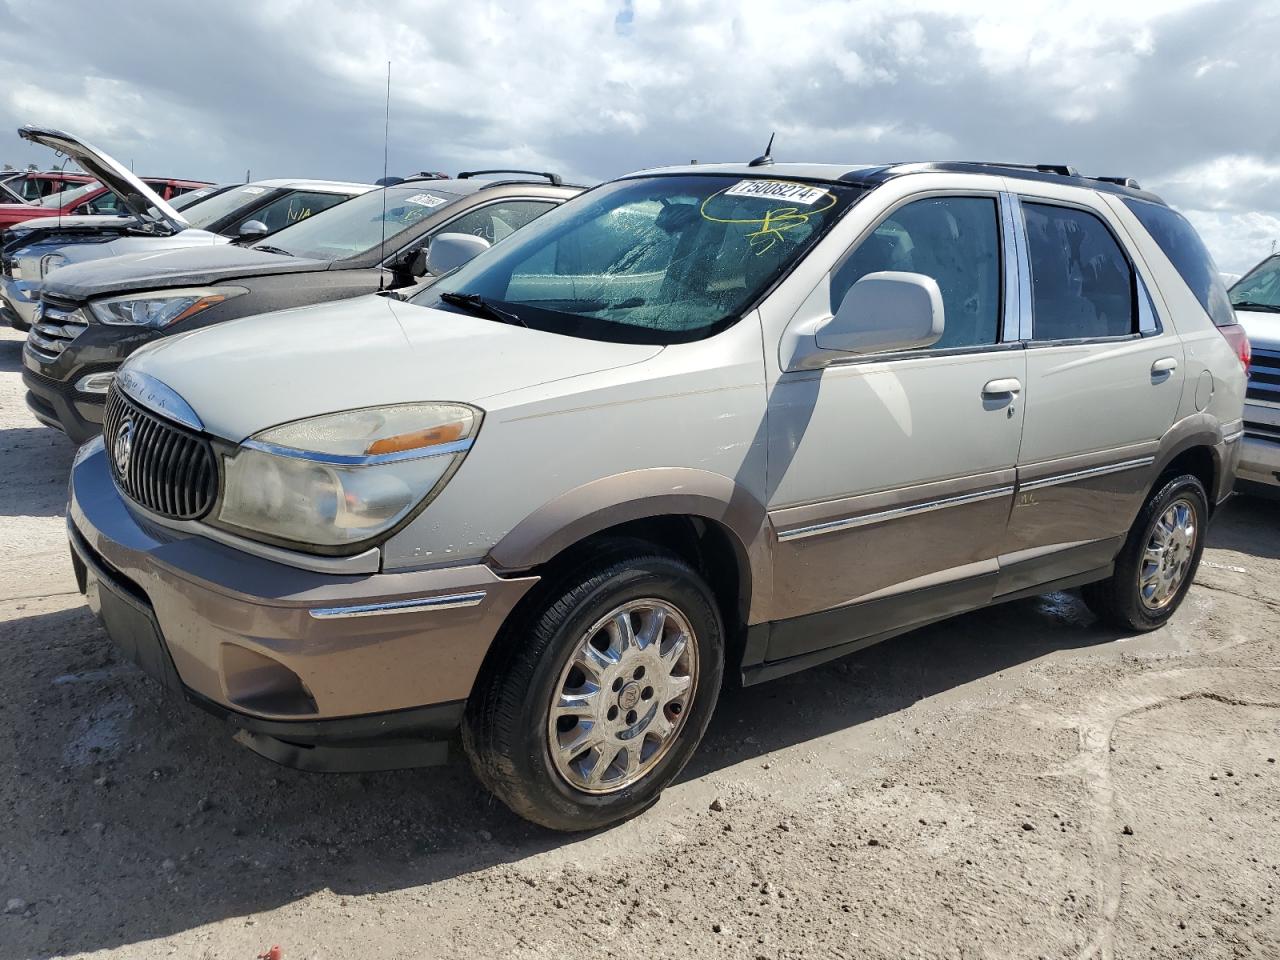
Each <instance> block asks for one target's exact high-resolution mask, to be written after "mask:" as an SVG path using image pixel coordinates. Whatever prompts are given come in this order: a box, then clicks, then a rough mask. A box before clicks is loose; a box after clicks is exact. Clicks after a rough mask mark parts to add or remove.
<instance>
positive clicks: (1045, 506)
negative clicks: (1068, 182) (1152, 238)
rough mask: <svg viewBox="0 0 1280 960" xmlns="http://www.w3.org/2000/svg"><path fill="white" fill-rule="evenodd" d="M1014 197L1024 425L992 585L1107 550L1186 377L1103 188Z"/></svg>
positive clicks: (1147, 480)
mask: <svg viewBox="0 0 1280 960" xmlns="http://www.w3.org/2000/svg"><path fill="white" fill-rule="evenodd" d="M1039 189H1043V190H1044V192H1043V193H1040V192H1039ZM1019 206H1020V217H1019V218H1018V222H1019V224H1020V226H1022V228H1023V231H1024V232H1023V234H1022V239H1023V240H1024V242H1023V244H1022V245H1021V247H1020V253H1021V255H1022V256H1021V260H1022V269H1023V271H1024V275H1025V276H1026V279H1027V283H1026V284H1025V285H1024V289H1025V288H1026V287H1029V294H1030V296H1029V301H1030V304H1031V317H1030V331H1029V337H1028V343H1027V350H1026V355H1027V389H1026V400H1025V404H1026V423H1025V426H1024V429H1023V435H1022V447H1021V450H1020V452H1019V455H1018V493H1017V497H1016V498H1015V501H1014V506H1013V511H1012V513H1011V515H1010V521H1009V531H1008V536H1007V538H1006V544H1005V549H1004V552H1003V554H1002V556H1001V558H1000V566H1001V583H1000V587H999V590H998V593H999V594H1007V593H1013V592H1017V591H1020V590H1026V589H1031V588H1034V587H1037V586H1040V585H1043V584H1044V583H1047V582H1052V581H1054V580H1058V579H1061V578H1067V577H1071V576H1074V575H1076V574H1080V573H1083V572H1086V571H1090V570H1094V569H1097V568H1099V567H1102V566H1105V565H1106V564H1107V563H1109V562H1110V561H1111V559H1112V558H1113V557H1114V556H1115V553H1116V552H1117V550H1118V549H1119V546H1120V543H1121V542H1122V540H1123V537H1124V535H1125V534H1126V532H1127V531H1128V528H1129V526H1130V524H1131V523H1132V522H1133V518H1134V516H1135V515H1136V512H1137V510H1138V507H1139V505H1140V504H1141V502H1142V498H1143V496H1144V495H1145V493H1146V491H1147V489H1148V488H1149V486H1150V484H1151V482H1152V480H1153V476H1152V474H1153V470H1154V467H1153V464H1154V458H1155V453H1156V450H1157V448H1158V445H1159V440H1160V438H1161V437H1162V436H1163V435H1164V433H1165V432H1166V431H1167V430H1168V429H1169V427H1170V426H1171V425H1172V424H1173V421H1174V419H1175V417H1176V416H1177V411H1178V405H1179V400H1180V398H1181V395H1182V384H1183V376H1184V370H1183V353H1182V346H1181V343H1180V341H1179V340H1178V338H1177V336H1176V334H1175V331H1174V329H1173V327H1172V325H1171V324H1166V323H1164V322H1163V321H1162V320H1161V318H1160V314H1159V312H1158V310H1157V308H1156V304H1155V301H1154V300H1153V298H1152V296H1151V293H1150V290H1151V285H1150V282H1149V280H1148V279H1146V278H1144V276H1143V270H1144V268H1143V267H1142V266H1141V264H1140V262H1139V261H1138V260H1137V259H1136V258H1135V257H1134V256H1133V255H1132V254H1131V252H1130V251H1129V249H1128V248H1127V247H1126V245H1125V243H1124V241H1123V239H1122V238H1123V237H1124V231H1123V228H1122V227H1121V226H1120V225H1119V224H1117V223H1116V222H1115V221H1114V220H1113V217H1112V214H1111V212H1110V210H1109V208H1108V207H1107V206H1106V205H1105V204H1104V203H1103V202H1102V201H1101V199H1100V198H1099V197H1097V195H1096V194H1093V193H1085V192H1084V191H1078V190H1076V191H1057V190H1054V189H1053V188H1052V187H1044V188H1037V189H1036V191H1034V192H1033V191H1023V192H1022V193H1021V195H1020V197H1019Z"/></svg>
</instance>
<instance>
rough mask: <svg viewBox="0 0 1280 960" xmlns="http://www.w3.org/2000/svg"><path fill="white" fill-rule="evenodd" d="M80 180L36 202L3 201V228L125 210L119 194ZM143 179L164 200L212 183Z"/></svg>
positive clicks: (0, 212) (0, 220)
mask: <svg viewBox="0 0 1280 960" xmlns="http://www.w3.org/2000/svg"><path fill="white" fill-rule="evenodd" d="M81 179H82V181H87V182H81V183H78V184H74V185H72V186H70V187H69V188H68V189H66V190H63V191H62V192H61V193H51V194H49V196H47V197H45V198H44V199H42V200H37V201H36V202H35V203H0V229H4V228H5V227H11V226H13V225H14V224H15V223H22V221H24V220H31V219H33V218H35V217H56V216H59V215H61V216H64V217H65V216H71V215H72V214H77V215H78V214H105V215H107V216H112V215H115V214H117V213H118V214H121V215H123V214H124V213H125V212H126V211H125V210H124V208H123V206H122V205H121V203H120V198H119V197H117V196H116V195H115V194H114V193H112V192H111V191H110V190H108V189H107V188H106V187H104V186H103V185H102V184H101V183H99V182H98V181H97V180H94V179H92V178H91V177H83V178H81ZM141 179H142V181H143V183H145V184H146V185H147V186H149V187H150V188H151V189H152V190H154V191H155V192H156V193H158V194H160V198H161V199H162V200H170V199H172V198H173V197H176V196H179V195H181V194H184V193H186V192H187V191H188V190H198V189H200V188H201V187H207V186H210V184H208V183H206V182H204V181H202V180H172V179H168V178H165V177H142V178H141Z"/></svg>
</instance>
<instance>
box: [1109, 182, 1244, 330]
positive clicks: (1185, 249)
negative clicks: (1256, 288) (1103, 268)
mask: <svg viewBox="0 0 1280 960" xmlns="http://www.w3.org/2000/svg"><path fill="white" fill-rule="evenodd" d="M1124 205H1125V206H1126V207H1128V208H1129V209H1130V210H1131V211H1132V212H1133V215H1134V216H1135V217H1137V218H1138V220H1139V221H1140V222H1141V223H1142V225H1143V226H1144V227H1145V228H1146V230H1147V233H1149V234H1151V239H1152V240H1154V241H1155V242H1156V244H1157V245H1158V246H1159V247H1160V249H1161V250H1163V251H1164V255H1165V256H1166V257H1168V258H1169V262H1170V263H1172V264H1173V266H1174V269H1176V270H1177V271H1178V274H1179V275H1180V276H1181V277H1182V279H1183V281H1184V282H1185V283H1186V285H1187V286H1188V287H1190V288H1191V292H1192V293H1194V294H1195V295H1196V299H1197V300H1199V301H1200V306H1202V307H1204V309H1205V313H1207V314H1209V316H1210V317H1211V318H1212V319H1213V322H1214V323H1215V324H1217V325H1218V326H1220V327H1222V326H1226V325H1228V324H1232V323H1235V322H1236V318H1235V314H1234V313H1232V311H1231V301H1230V299H1229V298H1228V297H1227V288H1226V285H1225V284H1224V283H1223V282H1222V277H1220V276H1219V275H1218V268H1217V267H1216V266H1214V263H1213V257H1211V256H1209V251H1208V250H1207V249H1206V248H1205V245H1204V242H1203V241H1202V240H1201V239H1200V235H1199V234H1198V233H1196V231H1195V227H1193V226H1191V224H1190V222H1189V221H1188V220H1187V218H1186V217H1184V216H1183V215H1182V214H1180V213H1178V212H1177V211H1176V210H1170V209H1169V208H1168V207H1166V206H1164V205H1162V204H1159V203H1150V202H1149V201H1146V200H1133V199H1126V200H1125V201H1124Z"/></svg>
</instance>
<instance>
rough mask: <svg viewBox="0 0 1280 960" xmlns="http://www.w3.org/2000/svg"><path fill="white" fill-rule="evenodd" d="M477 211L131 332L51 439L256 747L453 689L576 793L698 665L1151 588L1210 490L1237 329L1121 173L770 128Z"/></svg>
mask: <svg viewBox="0 0 1280 960" xmlns="http://www.w3.org/2000/svg"><path fill="white" fill-rule="evenodd" d="M485 246H487V245H486V244H484V243H483V242H478V241H477V238H475V237H472V236H466V235H460V234H457V233H447V232H446V233H441V234H438V235H437V236H436V237H435V239H434V240H433V241H432V243H431V246H430V248H429V253H428V267H429V268H430V269H431V271H432V272H433V273H437V274H443V275H442V276H441V277H440V279H439V280H437V281H436V282H435V283H434V284H432V285H430V286H428V287H427V288H426V289H424V290H422V291H421V292H420V293H418V294H416V295H415V296H414V297H413V298H412V299H411V300H409V301H407V302H405V301H401V300H399V299H395V298H388V297H385V296H366V297H362V298H357V299H353V300H349V301H346V302H341V303H332V304H327V305H319V306H312V307H306V308H301V309H296V310H289V311H284V312H281V313H276V314H273V315H270V316H265V317H256V318H252V319H251V320H247V321H246V320H241V321H233V322H230V323H225V324H220V325H218V326H216V327H210V328H207V329H204V330H199V331H194V332H192V333H189V334H184V335H181V336H177V337H171V338H168V339H166V340H163V341H161V342H158V343H156V344H153V345H152V346H150V347H147V348H144V349H143V350H141V351H139V352H138V353H136V354H134V355H133V357H132V358H130V359H129V360H128V361H126V363H125V364H124V366H123V367H122V368H121V371H120V373H119V375H118V376H117V377H116V380H115V383H114V385H113V386H112V389H111V393H110V395H109V397H108V400H107V407H106V416H105V420H104V425H103V437H102V439H101V440H99V441H93V442H90V443H89V444H88V445H86V446H85V447H83V448H82V449H81V451H80V453H79V454H78V456H77V458H76V459H77V462H76V464H75V467H74V470H73V475H72V480H71V504H70V507H69V512H68V520H69V524H68V526H69V530H70V537H71V544H72V549H73V553H74V556H75V563H76V569H77V575H78V578H79V580H80V583H81V585H82V587H83V588H84V590H85V591H86V592H87V595H88V597H89V602H90V604H91V605H92V606H93V608H94V609H95V610H96V611H97V612H98V614H99V616H100V617H101V618H102V620H103V622H104V623H105V625H106V627H107V630H108V632H109V633H110V635H111V636H112V637H113V638H114V639H115V641H116V642H117V643H118V644H119V645H120V646H121V647H122V648H123V649H124V650H126V651H128V652H129V653H130V654H131V655H132V656H133V657H134V658H135V659H136V660H137V661H138V662H140V663H141V664H142V665H143V666H144V667H145V668H146V669H148V670H149V671H150V672H151V673H152V674H153V675H154V676H156V677H158V678H159V679H161V681H162V682H164V683H166V684H167V685H168V686H170V687H171V688H172V689H174V690H175V691H179V692H180V693H181V694H182V695H183V696H185V697H186V698H188V699H189V700H191V701H194V702H196V703H198V704H200V705H202V706H204V707H205V708H207V709H209V710H211V711H213V712H215V713H218V714H221V715H224V716H227V717H230V718H231V720H232V722H233V723H235V724H236V725H238V726H239V727H240V728H241V732H240V734H239V736H238V739H240V740H241V742H243V743H246V744H247V745H249V746H251V747H253V748H254V749H255V750H257V751H259V752H260V753H262V754H265V755H267V756H269V757H272V758H274V759H276V760H278V761H280V762H283V763H289V764H295V765H298V766H302V767H304V768H308V769H328V770H336V769H374V768H380V767H389V766H403V765H412V764H422V763H432V762H438V761H440V760H441V759H443V758H444V756H445V753H446V749H447V742H448V740H449V739H450V737H451V736H452V735H453V734H455V733H456V732H457V731H458V730H459V728H460V729H461V734H462V741H463V744H464V746H465V748H466V751H467V753H468V754H469V756H470V758H471V760H472V764H473V766H474V769H475V771H476V773H477V774H478V776H479V777H480V779H481V780H482V781H483V782H484V783H485V784H486V785H487V786H488V787H489V788H490V789H491V790H492V791H493V792H494V793H495V794H497V795H498V796H499V797H500V798H501V799H502V800H503V801H504V802H506V803H507V804H508V805H509V806H510V807H511V808H512V809H513V810H515V811H516V812H518V813H519V814H521V815H522V816H525V817H527V818H529V819H531V820H534V821H536V822H538V823H541V824H545V825H547V826H549V827H553V828H556V829H562V830H577V829H589V828H594V827H599V826H602V825H605V824H609V823H613V822H615V821H617V820H619V819H621V818H624V817H628V816H631V815H633V814H636V813H638V812H640V811H642V810H644V809H645V808H646V807H647V806H649V805H650V804H651V803H653V802H654V801H655V800H656V799H657V798H658V796H659V794H660V792H661V791H662V789H663V787H665V786H666V785H667V784H668V783H670V782H671V780H672V778H673V777H675V776H676V774H677V773H678V772H679V770H680V768H681V767H682V766H683V765H684V763H685V762H686V761H687V760H688V759H689V757H690V756H691V755H692V753H693V751H694V750H695V748H696V747H697V744H698V741H699V740H700V739H701V737H702V735H703V732H704V730H705V729H706V726H707V723H708V720H709V719H710V717H711V713H712V710H713V708H714V707H715V704H716V699H717V696H718V693H719V691H720V687H721V681H722V679H723V677H724V675H725V673H726V671H727V672H729V673H732V674H736V675H737V676H738V677H739V678H740V679H742V680H743V681H745V682H746V683H755V682H758V681H761V680H767V679H769V678H772V677H777V676H779V675H781V674H785V673H790V672H792V671H795V670H800V669H802V668H805V667H808V666H811V665H813V664H816V663H821V662H823V661H826V660H829V659H831V658H833V657H838V656H841V655H843V654H846V653H849V652H851V651H854V650H858V649H861V648H863V647H866V646H868V645H870V644H873V643H875V642H877V641H879V640H883V639H885V638H887V637H890V636H893V635H895V634H898V633H901V632H903V631H905V630H908V629H911V628H913V627H916V626H919V625H921V624H923V623H928V622H930V621H934V620H939V619H942V618H944V617H948V616H951V615H954V614H958V613H962V612H965V611H968V610H972V609H974V608H977V607H982V606H984V605H987V604H991V603H998V602H1001V601H1005V600H1009V599H1013V598H1016V597H1022V596H1026V595H1029V594H1035V593H1039V592H1044V591H1048V590H1056V589H1062V588H1065V587H1069V586H1077V585H1084V587H1085V597H1086V600H1087V602H1088V603H1089V605H1090V607H1091V608H1092V609H1093V610H1094V611H1095V612H1096V613H1097V614H1098V616H1099V617H1100V618H1102V619H1103V620H1104V621H1106V622H1107V623H1109V624H1111V625H1113V626H1118V627H1120V628H1121V629H1125V630H1151V629H1154V628H1156V627H1159V626H1160V625H1161V624H1163V623H1165V622H1166V621H1167V620H1168V619H1169V617H1170V616H1172V615H1173V613H1174V611H1175V610H1176V609H1177V608H1178V605H1179V603H1180V602H1181V601H1182V599H1183V597H1184V596H1185V595H1186V592H1187V590H1188V588H1189V587H1190V584H1191V581H1192V578H1193V577H1194V575H1195V571H1196V566H1197V563H1198V562H1199V558H1200V553H1201V551H1202V549H1203V547H1204V536H1205V529H1206V526H1207V524H1208V522H1209V520H1210V518H1211V516H1212V514H1213V511H1214V509H1215V507H1216V506H1217V505H1218V504H1219V503H1220V502H1221V501H1222V500H1223V499H1224V498H1225V497H1227V496H1228V495H1229V493H1230V491H1231V487H1232V482H1233V478H1234V473H1235V464H1236V458H1237V456H1238V453H1239V446H1240V438H1241V436H1242V435H1243V430H1242V426H1241V411H1242V407H1243V402H1244V390H1245V373H1244V367H1243V365H1242V354H1243V352H1244V351H1245V350H1247V341H1246V340H1245V337H1244V334H1243V331H1241V329H1240V328H1239V326H1238V325H1236V324H1235V319H1234V316H1233V315H1232V312H1231V306H1230V303H1229V302H1228V300H1227V297H1226V291H1225V289H1224V288H1223V286H1222V284H1221V281H1220V280H1219V279H1218V276H1217V272H1216V271H1215V270H1213V268H1212V264H1211V262H1210V260H1209V257H1208V254H1207V252H1206V251H1205V250H1204V247H1203V245H1202V244H1201V243H1200V240H1199V238H1198V237H1197V236H1196V234H1195V231H1194V230H1193V229H1192V228H1191V226H1190V224H1188V223H1187V221H1186V220H1185V219H1184V218H1183V217H1181V215H1179V214H1177V213H1175V212H1174V211H1173V210H1171V209H1169V208H1168V207H1167V206H1165V205H1164V204H1163V203H1162V202H1161V201H1160V200H1159V199H1158V198H1157V197H1154V196H1152V195H1151V194H1148V193H1145V192H1143V191H1141V190H1139V189H1136V187H1134V186H1133V185H1132V184H1131V183H1128V182H1117V181H1109V180H1106V181H1104V180H1093V179H1087V178H1083V177H1080V176H1078V175H1075V174H1074V172H1072V171H1068V170H1065V169H1062V170H1060V169H1059V168H1041V169H1025V168H1020V167H1013V166H1001V165H991V164H964V163H947V164H909V165H896V166H882V167H870V168H867V167H850V166H836V165H807V164H788V165H773V164H772V162H771V161H769V160H767V158H762V160H761V161H756V162H753V163H752V164H729V165H712V166H707V165H697V166H688V167H675V168H670V169H663V170H654V171H646V172H643V173H638V174H634V175H632V176H628V177H624V178H622V179H619V180H616V181H613V182H611V183H607V184H604V185H602V186H599V187H596V188H594V189H592V190H589V191H587V192H585V193H583V194H582V195H581V196H579V197H576V198H574V199H572V200H569V201H567V202H566V203H564V204H563V206H561V207H559V208H558V209H555V210H552V211H551V212H549V213H547V214H546V215H545V216H543V217H541V218H540V219H537V220H535V221H534V222H532V223H531V224H529V225H528V226H527V227H525V228H524V229H522V230H520V231H518V232H516V233H514V234H513V235H512V236H510V237H508V238H507V239H505V240H503V241H502V242H500V243H497V244H495V245H494V246H493V247H492V248H490V249H484V250H483V252H481V253H479V254H478V255H476V256H475V257H474V259H471V260H469V261H467V262H464V261H466V258H467V256H469V255H473V254H474V253H475V251H476V250H478V249H481V248H484V247H485ZM459 264H461V265H459ZM450 267H452V268H454V269H452V271H451V272H446V269H447V268H450ZM357 331H358V335H353V332H357ZM964 655H965V654H964V652H963V651H962V650H957V651H956V656H958V657H963V656H964Z"/></svg>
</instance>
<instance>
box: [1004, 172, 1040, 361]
mask: <svg viewBox="0 0 1280 960" xmlns="http://www.w3.org/2000/svg"><path fill="white" fill-rule="evenodd" d="M1008 196H1009V211H1010V216H1011V217H1012V218H1013V236H1014V245H1015V247H1016V249H1017V252H1018V339H1019V340H1022V341H1023V342H1028V341H1030V340H1031V329H1032V311H1033V307H1034V303H1033V302H1032V298H1031V257H1030V255H1029V254H1028V253H1027V221H1026V217H1025V216H1024V215H1023V213H1022V198H1021V197H1020V196H1018V194H1016V193H1010V194H1009V195H1008Z"/></svg>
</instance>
